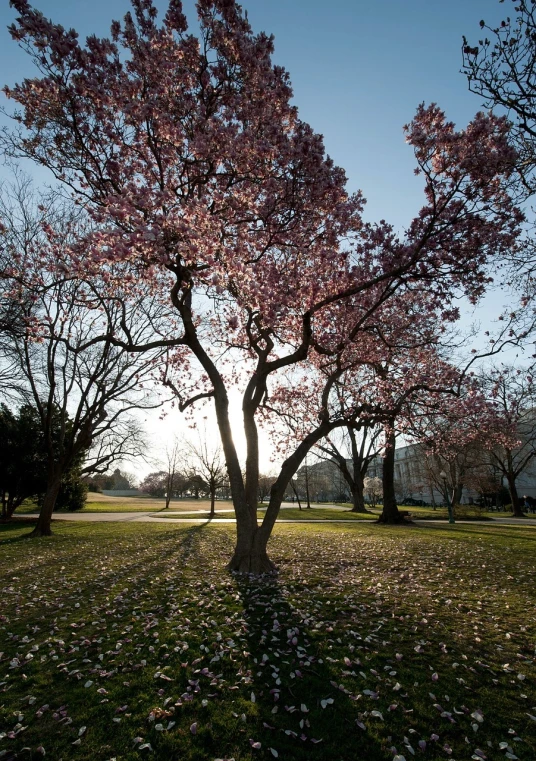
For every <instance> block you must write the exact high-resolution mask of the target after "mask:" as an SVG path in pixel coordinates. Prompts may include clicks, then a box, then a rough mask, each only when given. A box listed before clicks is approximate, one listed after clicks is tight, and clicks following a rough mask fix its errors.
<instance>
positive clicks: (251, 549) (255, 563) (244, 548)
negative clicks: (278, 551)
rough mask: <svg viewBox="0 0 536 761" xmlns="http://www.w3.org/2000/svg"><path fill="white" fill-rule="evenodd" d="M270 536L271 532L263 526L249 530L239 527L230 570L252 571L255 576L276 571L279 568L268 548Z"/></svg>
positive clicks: (238, 571)
mask: <svg viewBox="0 0 536 761" xmlns="http://www.w3.org/2000/svg"><path fill="white" fill-rule="evenodd" d="M269 538H270V535H269V533H268V532H266V531H264V530H263V529H262V527H261V526H259V527H257V528H256V529H254V530H253V531H249V532H243V531H242V532H241V531H239V530H238V527H237V542H236V547H235V550H234V554H233V557H232V558H231V560H230V562H229V565H228V566H227V568H228V569H229V570H230V571H236V572H237V573H251V574H254V575H255V576H260V575H261V574H265V573H276V572H277V568H276V566H275V565H274V564H273V563H272V561H271V560H270V558H269V557H268V552H267V550H266V547H267V544H268V539H269Z"/></svg>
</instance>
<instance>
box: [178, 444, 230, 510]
mask: <svg viewBox="0 0 536 761" xmlns="http://www.w3.org/2000/svg"><path fill="white" fill-rule="evenodd" d="M185 455H186V459H187V462H188V471H189V473H190V474H191V476H190V477H191V478H194V477H198V478H200V479H202V481H203V482H204V483H205V484H206V486H207V491H208V493H209V495H210V517H211V518H213V517H214V514H215V500H216V492H217V490H218V489H220V488H221V487H223V486H225V485H226V484H227V482H228V478H227V469H226V467H225V458H224V455H223V450H222V448H221V446H210V445H209V443H208V437H207V435H206V432H205V435H204V436H203V437H201V436H199V439H198V441H197V442H196V443H193V442H191V441H189V442H186V444H185Z"/></svg>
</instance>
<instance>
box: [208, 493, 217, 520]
mask: <svg viewBox="0 0 536 761" xmlns="http://www.w3.org/2000/svg"><path fill="white" fill-rule="evenodd" d="M215 503H216V487H215V486H213V485H211V486H210V516H209V517H210V518H214V515H215V514H216V507H215Z"/></svg>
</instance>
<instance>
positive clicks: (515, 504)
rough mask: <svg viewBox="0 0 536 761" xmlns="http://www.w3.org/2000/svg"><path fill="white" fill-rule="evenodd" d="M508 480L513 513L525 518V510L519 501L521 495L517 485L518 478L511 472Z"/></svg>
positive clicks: (516, 516) (517, 516) (515, 515)
mask: <svg viewBox="0 0 536 761" xmlns="http://www.w3.org/2000/svg"><path fill="white" fill-rule="evenodd" d="M506 480H507V481H508V491H509V492H510V499H511V501H512V513H513V516H514V518H524V517H525V513H524V512H523V510H522V508H521V503H520V501H519V496H518V493H517V487H516V479H515V476H514V475H513V474H511V473H509V474H508V475H507V476H506Z"/></svg>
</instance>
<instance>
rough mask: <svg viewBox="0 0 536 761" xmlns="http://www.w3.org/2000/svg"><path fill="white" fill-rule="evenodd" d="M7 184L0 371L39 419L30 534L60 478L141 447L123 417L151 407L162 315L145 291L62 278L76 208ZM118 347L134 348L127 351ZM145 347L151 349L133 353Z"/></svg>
mask: <svg viewBox="0 0 536 761" xmlns="http://www.w3.org/2000/svg"><path fill="white" fill-rule="evenodd" d="M15 186H16V190H15V191H13V192H12V194H11V195H9V188H6V187H4V191H5V195H4V196H3V197H2V199H1V202H0V207H1V210H2V223H3V228H2V233H3V246H2V247H1V248H0V290H1V294H2V300H1V303H0V313H4V312H6V310H7V311H10V312H13V313H14V314H15V315H16V319H15V318H14V319H12V320H11V321H10V323H9V324H8V325H6V326H5V330H4V333H3V339H2V341H1V342H0V352H1V354H0V366H16V367H17V368H18V374H19V378H20V382H19V384H18V389H16V391H17V393H18V395H19V397H20V398H22V399H23V400H24V401H25V402H29V403H31V405H32V406H33V407H34V408H35V410H36V412H37V415H38V418H39V421H40V426H41V431H42V440H43V445H44V451H45V453H46V462H47V487H46V490H45V493H44V496H43V500H42V503H41V510H40V515H39V519H38V521H37V525H36V527H35V529H34V532H33V534H34V535H38V536H42V535H49V534H50V533H51V526H50V522H51V517H52V513H53V511H54V509H55V504H56V500H57V498H58V495H59V492H60V489H61V484H62V481H63V479H64V477H65V475H66V473H68V472H69V471H70V469H71V468H72V467H74V465H75V464H76V463H78V462H79V461H80V458H81V457H82V456H83V455H87V456H86V459H85V462H84V465H83V467H82V471H81V473H82V474H86V473H87V474H89V473H91V472H99V471H100V472H102V471H103V470H106V469H108V468H109V466H110V464H111V463H113V462H114V461H116V460H118V459H123V458H125V457H128V456H129V455H137V454H139V453H140V448H141V449H143V446H142V441H141V440H140V435H139V425H138V424H137V422H136V420H135V418H134V417H133V413H134V411H135V410H137V409H150V408H152V407H156V406H159V405H160V403H161V401H160V400H159V399H158V398H157V397H156V396H155V394H154V393H152V392H151V386H152V385H153V384H154V382H155V381H156V380H157V375H158V372H159V369H158V368H159V363H160V361H161V360H163V359H164V358H165V357H166V356H167V348H166V347H167V343H168V342H167V341H165V340H161V338H160V334H159V333H158V332H156V333H155V331H158V330H160V328H162V327H163V323H162V322H159V320H160V319H161V316H162V314H163V313H162V310H159V308H158V306H155V305H154V302H153V300H152V297H151V296H150V295H149V294H148V293H147V291H145V292H141V291H139V290H138V291H136V289H135V287H134V285H133V284H127V283H126V282H125V289H126V290H128V292H129V296H128V301H127V300H125V298H123V297H124V296H125V293H123V292H122V291H121V284H120V283H119V282H114V284H113V287H111V286H110V283H109V272H106V271H102V272H101V277H100V278H92V279H91V281H88V280H85V279H84V278H83V277H77V276H76V275H75V274H71V272H70V270H72V269H73V267H74V263H73V257H74V258H75V259H76V254H74V253H73V251H74V249H75V248H76V246H77V245H79V244H80V241H81V239H82V238H83V236H84V234H85V233H86V232H87V230H86V228H85V226H84V225H85V223H83V222H82V221H81V220H80V219H79V217H78V216H77V212H76V210H74V209H73V208H72V207H62V206H59V205H58V202H57V200H56V199H54V198H52V199H51V200H50V204H49V203H48V201H46V202H45V203H44V204H40V203H38V202H37V199H36V198H35V195H32V193H31V191H30V190H29V189H28V188H24V189H22V190H21V189H20V188H19V187H18V186H17V181H15ZM133 291H135V292H136V295H134V294H133ZM164 322H165V318H164ZM166 324H167V323H166ZM159 326H160V327H159ZM161 332H162V330H160V333H161ZM125 342H128V343H129V344H130V343H132V342H134V343H136V345H137V347H138V348H139V349H140V350H139V351H131V352H127V351H126V350H125V348H124V346H122V345H121V344H124V343H125ZM147 343H150V346H151V347H152V348H150V350H148V351H147V352H145V351H142V350H141V347H140V344H141V345H143V348H145V346H146V345H147ZM162 344H164V346H163V345H162Z"/></svg>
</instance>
